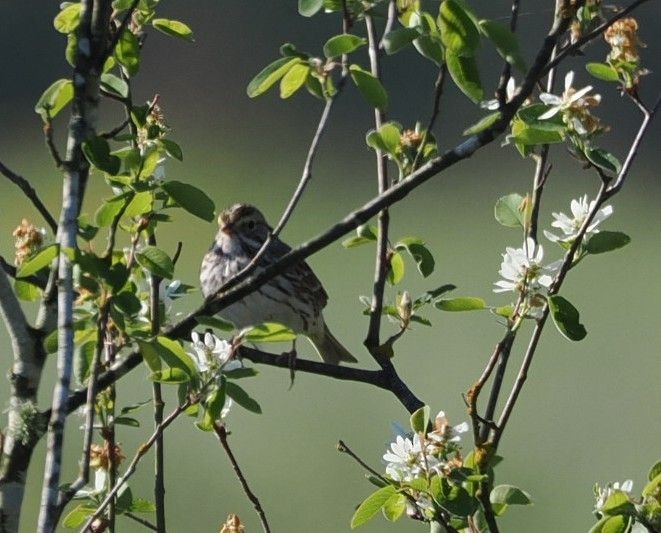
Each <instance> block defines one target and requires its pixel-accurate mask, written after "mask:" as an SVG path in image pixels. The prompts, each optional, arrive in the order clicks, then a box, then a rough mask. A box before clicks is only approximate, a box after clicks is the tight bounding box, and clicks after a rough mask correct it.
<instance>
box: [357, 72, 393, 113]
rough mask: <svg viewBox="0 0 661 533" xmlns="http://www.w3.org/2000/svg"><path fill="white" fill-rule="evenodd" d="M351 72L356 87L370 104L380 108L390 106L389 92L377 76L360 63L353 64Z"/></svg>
mask: <svg viewBox="0 0 661 533" xmlns="http://www.w3.org/2000/svg"><path fill="white" fill-rule="evenodd" d="M349 72H350V74H351V79H352V80H353V82H354V83H355V84H356V87H358V90H359V91H360V93H361V94H362V95H363V98H365V100H367V102H368V103H369V104H370V105H372V106H373V107H377V108H379V109H386V108H387V107H388V93H387V92H386V90H385V89H384V88H383V85H381V82H380V81H379V80H378V79H377V78H375V77H374V76H372V74H371V73H370V72H368V71H366V70H363V69H362V68H361V67H360V66H358V65H351V66H350V67H349Z"/></svg>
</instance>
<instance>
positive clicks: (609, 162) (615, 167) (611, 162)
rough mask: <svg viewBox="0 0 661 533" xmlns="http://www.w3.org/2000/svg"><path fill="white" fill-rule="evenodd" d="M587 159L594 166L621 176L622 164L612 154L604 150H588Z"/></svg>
mask: <svg viewBox="0 0 661 533" xmlns="http://www.w3.org/2000/svg"><path fill="white" fill-rule="evenodd" d="M584 154H585V157H587V158H588V159H589V160H590V162H591V163H592V164H593V165H596V166H598V167H599V168H603V169H604V170H607V171H609V172H612V173H613V174H616V175H617V174H619V173H620V170H622V163H620V161H619V160H618V159H617V157H615V156H614V155H613V154H611V153H610V152H608V151H606V150H604V149H603V148H588V149H587V150H585V152H584Z"/></svg>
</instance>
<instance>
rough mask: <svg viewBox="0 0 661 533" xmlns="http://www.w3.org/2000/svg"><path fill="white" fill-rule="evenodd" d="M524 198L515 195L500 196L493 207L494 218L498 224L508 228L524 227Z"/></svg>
mask: <svg viewBox="0 0 661 533" xmlns="http://www.w3.org/2000/svg"><path fill="white" fill-rule="evenodd" d="M524 200H525V198H524V197H523V196H521V195H520V194H517V193H512V194H508V195H507V196H501V197H500V198H498V201H497V202H496V206H495V207H494V216H495V217H496V220H497V221H498V223H499V224H502V225H503V226H506V227H508V228H521V227H523V226H524V225H525V220H526V218H525V212H526V210H525V202H524Z"/></svg>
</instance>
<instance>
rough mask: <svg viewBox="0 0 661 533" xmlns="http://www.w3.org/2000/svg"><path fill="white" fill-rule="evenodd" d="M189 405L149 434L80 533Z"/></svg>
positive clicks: (115, 493) (183, 405) (102, 510)
mask: <svg viewBox="0 0 661 533" xmlns="http://www.w3.org/2000/svg"><path fill="white" fill-rule="evenodd" d="M190 405H191V403H190V401H188V400H187V401H185V402H184V403H183V404H181V405H180V406H178V407H177V408H176V409H175V410H174V411H172V412H171V413H170V414H169V415H168V416H167V418H165V419H164V420H163V422H162V423H161V424H160V425H159V426H158V427H157V428H156V429H155V430H154V432H153V433H152V434H151V436H150V437H149V440H147V442H145V443H144V444H142V445H141V446H140V447H139V448H138V450H137V451H136V453H135V456H134V457H133V459H132V460H131V463H130V464H129V465H128V467H127V468H126V472H124V475H123V476H121V477H120V478H119V479H117V482H116V483H115V485H114V486H113V487H112V489H110V491H109V492H108V494H106V497H105V498H104V499H103V501H102V502H101V504H100V505H99V507H98V508H97V509H96V511H94V514H93V515H92V516H90V518H89V519H88V520H87V522H86V523H85V525H84V526H83V528H82V529H81V530H80V533H85V532H87V531H88V530H89V528H90V525H91V524H92V523H93V522H94V521H95V520H96V519H97V518H99V517H100V516H101V514H103V512H104V511H105V509H106V507H107V506H108V504H109V503H110V501H111V500H112V499H113V498H114V497H115V496H116V495H117V493H118V492H119V490H120V489H121V488H122V487H123V486H124V484H125V483H126V482H127V481H128V479H129V478H130V477H131V476H132V475H133V474H134V473H135V471H136V468H137V466H138V463H139V462H140V460H141V459H142V458H143V457H144V456H145V455H146V453H147V452H148V451H149V450H150V448H151V447H152V446H153V445H154V443H155V442H156V439H157V438H158V436H159V435H160V434H161V433H163V431H165V429H167V427H168V426H169V425H170V424H172V422H174V421H175V420H176V418H177V417H178V416H179V415H180V414H181V413H183V412H184V411H185V410H186V409H188V407H189V406H190Z"/></svg>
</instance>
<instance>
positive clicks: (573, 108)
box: [539, 71, 603, 136]
mask: <svg viewBox="0 0 661 533" xmlns="http://www.w3.org/2000/svg"><path fill="white" fill-rule="evenodd" d="M573 81H574V72H573V71H569V72H568V73H567V76H566V77H565V91H564V92H563V93H562V96H556V95H554V94H550V93H542V94H540V95H539V99H540V100H541V101H542V102H544V103H545V104H546V105H549V106H551V109H549V110H548V111H547V112H546V113H543V114H542V115H540V116H539V119H540V120H546V119H549V118H552V117H554V116H555V115H557V114H558V113H562V120H563V122H564V123H565V124H566V125H567V126H568V129H569V130H572V131H574V132H575V133H577V134H578V135H580V136H587V135H591V134H593V133H597V132H599V131H600V130H603V127H602V126H601V122H600V121H599V119H598V118H597V117H595V116H593V115H592V114H590V108H591V107H595V106H597V105H599V103H600V102H601V96H600V95H598V94H595V95H588V93H589V92H590V91H591V90H592V85H588V86H587V87H583V88H582V89H579V90H576V89H574V88H573V87H572V83H573Z"/></svg>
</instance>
